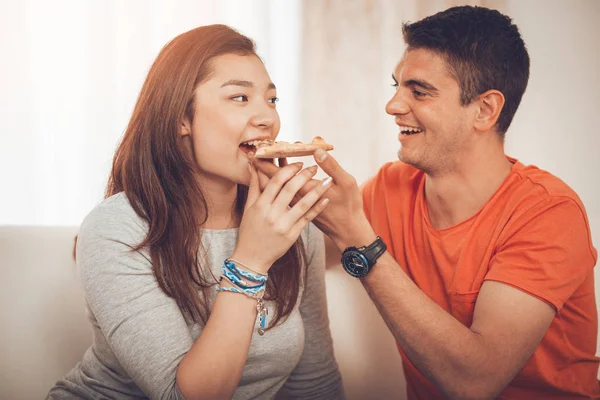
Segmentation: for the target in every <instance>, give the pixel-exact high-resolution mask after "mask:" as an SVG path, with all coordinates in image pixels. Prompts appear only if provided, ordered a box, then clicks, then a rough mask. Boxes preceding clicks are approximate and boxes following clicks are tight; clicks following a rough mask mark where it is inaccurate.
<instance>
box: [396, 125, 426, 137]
mask: <svg viewBox="0 0 600 400" xmlns="http://www.w3.org/2000/svg"><path fill="white" fill-rule="evenodd" d="M422 131H423V130H422V129H421V128H415V127H414V126H400V132H402V133H403V134H405V135H411V134H413V133H419V132H422Z"/></svg>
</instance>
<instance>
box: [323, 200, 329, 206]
mask: <svg viewBox="0 0 600 400" xmlns="http://www.w3.org/2000/svg"><path fill="white" fill-rule="evenodd" d="M327 203H329V199H323V201H322V202H321V207H325V206H326V205H327Z"/></svg>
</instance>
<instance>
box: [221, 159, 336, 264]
mask: <svg viewBox="0 0 600 400" xmlns="http://www.w3.org/2000/svg"><path fill="white" fill-rule="evenodd" d="M249 168H250V185H249V190H248V200H247V201H246V207H245V209H244V215H243V216H242V221H241V224H240V229H239V233H238V242H237V246H236V248H235V250H234V252H233V255H232V258H235V259H236V260H239V261H241V262H243V263H244V264H246V265H248V266H249V267H250V268H252V269H254V270H256V272H261V273H267V272H268V271H269V269H270V268H271V266H272V265H273V263H274V262H275V261H277V259H279V258H280V257H281V256H283V255H284V254H285V252H286V251H288V250H289V248H290V247H291V246H292V245H293V244H294V243H295V242H296V240H298V237H299V236H300V233H301V232H302V230H303V229H304V228H305V227H306V225H308V223H309V222H310V221H312V220H313V219H314V218H315V217H316V216H317V215H318V214H319V213H320V212H321V211H323V210H324V209H325V207H326V206H327V202H328V201H327V200H326V199H323V200H321V196H322V195H323V193H325V191H326V190H327V189H328V188H329V187H330V186H331V179H330V178H327V179H325V180H323V181H322V182H321V183H320V184H316V185H314V187H313V188H312V189H311V190H309V191H307V192H306V193H305V194H304V195H303V196H301V197H299V198H298V197H297V199H298V201H296V202H295V203H294V205H293V206H292V207H290V204H291V203H292V200H294V197H295V196H296V195H297V193H298V191H299V190H300V189H301V188H302V187H303V186H304V185H305V184H306V183H307V182H309V181H310V180H311V178H312V177H313V176H314V175H315V174H316V172H317V166H313V167H309V168H306V169H304V170H302V171H301V172H299V171H300V170H301V168H302V164H301V163H297V164H291V165H286V166H284V167H283V168H281V169H280V170H279V171H277V173H276V174H274V175H273V177H272V179H270V181H269V183H268V184H267V185H266V186H265V188H264V191H263V192H262V193H261V190H260V185H259V181H258V172H257V171H256V167H255V166H254V165H252V164H250V165H249Z"/></svg>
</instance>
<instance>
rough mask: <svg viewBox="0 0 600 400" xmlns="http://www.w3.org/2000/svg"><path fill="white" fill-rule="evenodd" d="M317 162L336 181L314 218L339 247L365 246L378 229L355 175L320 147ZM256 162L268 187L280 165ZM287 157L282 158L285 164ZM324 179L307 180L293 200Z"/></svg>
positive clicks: (262, 161) (282, 163)
mask: <svg viewBox="0 0 600 400" xmlns="http://www.w3.org/2000/svg"><path fill="white" fill-rule="evenodd" d="M314 158H315V161H316V162H317V165H319V167H321V169H323V171H324V172H325V173H326V174H327V175H329V176H330V177H331V178H333V184H332V186H331V188H330V189H329V190H328V191H327V193H326V195H325V196H323V197H325V198H328V199H329V204H328V205H327V208H326V209H325V210H324V211H322V212H321V214H320V215H319V216H318V217H317V218H316V219H315V220H313V222H314V224H315V225H316V226H317V227H318V228H319V229H320V230H321V231H323V233H325V234H326V235H327V236H329V237H330V238H331V240H332V241H333V242H334V243H335V245H336V246H337V248H338V249H339V250H340V251H343V250H344V249H345V248H346V247H348V246H365V245H368V244H369V243H371V242H373V240H375V237H376V235H375V233H374V232H373V229H372V228H371V225H370V224H369V221H368V220H367V218H366V216H365V213H364V211H363V203H362V197H361V194H360V189H359V188H358V185H357V183H356V179H354V177H353V176H352V175H350V174H349V173H348V172H346V171H345V170H344V169H343V168H342V167H341V166H340V165H339V164H338V162H337V161H336V160H335V159H334V158H333V157H332V156H331V155H329V154H328V153H327V152H326V151H323V150H317V151H316V152H315V154H314ZM253 161H254V165H255V166H256V168H257V169H258V171H259V180H260V186H261V188H262V187H265V186H266V185H267V183H268V182H269V180H270V179H271V177H273V176H274V175H275V174H276V173H277V171H279V169H280V168H279V167H277V166H276V165H274V164H273V163H270V162H268V161H264V160H260V159H256V158H255V159H254V160H253ZM286 164H287V162H286V160H285V159H280V160H279V165H280V166H284V165H286ZM319 184H321V181H319V180H316V179H312V180H310V181H309V182H307V183H306V184H305V185H304V187H303V188H302V189H300V190H299V191H298V195H297V196H296V197H295V198H294V201H293V202H292V204H294V203H295V202H296V201H298V199H299V198H301V197H302V196H303V195H304V194H306V193H307V192H309V191H310V190H311V189H312V188H314V187H315V186H316V185H319Z"/></svg>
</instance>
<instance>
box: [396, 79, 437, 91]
mask: <svg viewBox="0 0 600 400" xmlns="http://www.w3.org/2000/svg"><path fill="white" fill-rule="evenodd" d="M402 86H419V87H421V88H423V89H425V90H429V91H430V92H436V93H437V92H439V90H438V88H436V87H435V86H433V85H432V84H431V83H429V82H427V81H424V80H422V79H409V80H407V81H404V82H402Z"/></svg>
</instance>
